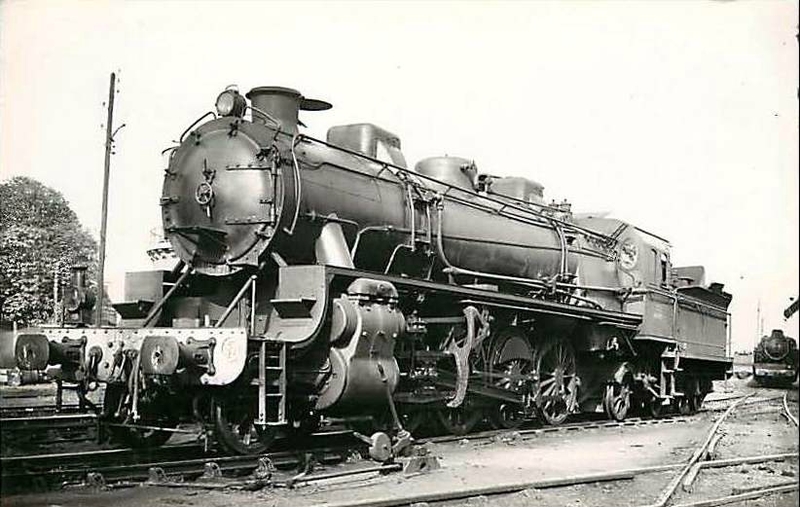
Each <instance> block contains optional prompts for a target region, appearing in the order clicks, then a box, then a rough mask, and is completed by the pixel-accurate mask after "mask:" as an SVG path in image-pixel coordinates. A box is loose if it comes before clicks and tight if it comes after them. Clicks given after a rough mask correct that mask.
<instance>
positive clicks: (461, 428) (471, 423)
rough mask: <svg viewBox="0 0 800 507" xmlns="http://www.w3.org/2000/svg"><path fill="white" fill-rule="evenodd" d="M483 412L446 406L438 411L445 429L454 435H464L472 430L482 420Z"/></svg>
mask: <svg viewBox="0 0 800 507" xmlns="http://www.w3.org/2000/svg"><path fill="white" fill-rule="evenodd" d="M481 415H482V414H481V412H480V411H478V410H470V409H468V408H464V407H459V408H444V409H441V410H437V411H436V417H437V418H438V419H439V422H440V423H441V425H442V427H444V429H445V431H447V432H448V433H450V434H452V435H457V436H462V435H466V434H468V433H469V432H470V431H472V430H473V429H474V428H475V426H476V425H477V424H478V423H479V422H480V420H481Z"/></svg>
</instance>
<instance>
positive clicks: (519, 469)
mask: <svg viewBox="0 0 800 507" xmlns="http://www.w3.org/2000/svg"><path fill="white" fill-rule="evenodd" d="M756 389H758V390H759V393H760V395H765V394H766V395H778V394H782V393H783V392H785V391H784V390H779V389H762V388H758V387H757V386H752V385H749V383H748V381H747V380H737V379H734V380H732V381H730V382H728V383H724V384H722V383H721V384H720V385H719V386H718V391H719V393H718V394H716V397H726V396H730V395H731V394H732V393H739V392H750V391H753V390H756ZM789 395H790V399H791V400H793V401H792V403H791V404H790V407H791V409H792V411H793V413H795V414H797V413H798V406H797V387H796V386H793V387H792V388H791V389H790V390H789ZM712 399H713V397H712ZM779 410H780V409H779V405H778V404H776V402H772V403H771V404H758V405H752V406H743V407H741V408H740V409H738V410H737V412H735V413H734V414H733V415H732V416H731V417H730V418H729V419H728V420H726V422H725V423H724V424H723V426H722V430H723V432H724V433H725V436H724V437H723V438H722V440H720V443H719V444H718V446H717V450H716V455H717V456H716V457H717V458H728V457H736V456H744V455H758V454H766V453H777V452H797V449H798V431H797V428H796V427H795V426H793V425H790V424H789V422H788V421H787V420H786V419H785V418H784V417H783V416H782V415H781V413H780V411H779ZM719 413H720V412H711V411H708V412H703V413H701V414H698V415H697V416H696V417H694V418H693V419H692V420H691V422H684V423H672V424H661V425H652V426H643V427H622V428H604V429H592V430H582V431H568V432H554V433H546V434H540V435H536V436H533V437H532V438H529V439H521V438H505V439H494V441H471V442H464V441H462V442H452V443H442V444H437V445H433V446H431V450H432V452H433V453H434V454H435V455H437V456H439V457H440V462H441V464H442V468H441V469H439V470H436V471H433V472H429V473H426V474H418V475H415V476H402V475H400V474H392V475H388V476H382V477H374V478H364V477H360V478H352V477H351V478H348V479H340V480H337V481H327V482H326V483H313V484H309V485H306V486H303V487H298V488H297V489H295V490H285V489H275V490H262V491H257V492H243V491H227V492H221V491H205V490H196V489H187V488H180V489H168V488H161V487H147V486H142V487H135V488H129V489H121V490H111V491H104V492H92V491H87V490H76V491H63V492H55V493H49V494H47V495H25V496H16V497H9V498H4V499H2V502H0V503H2V505H47V506H65V507H66V506H73V505H87V506H94V505H97V506H101V505H103V506H104V505H115V507H128V506H156V505H172V506H195V505H197V506H200V505H208V506H227V505H236V506H239V505H241V506H245V505H246V506H270V507H288V506H311V505H324V504H331V503H335V502H344V501H353V500H361V499H370V498H379V497H389V498H398V497H407V496H409V495H414V494H419V493H427V492H437V491H446V490H452V489H466V488H471V487H475V486H482V485H495V484H500V483H510V482H518V481H534V480H538V479H548V478H557V477H564V476H568V475H578V474H588V473H597V472H608V471H613V470H620V469H626V468H637V467H642V466H650V465H661V464H671V463H680V462H684V461H686V460H687V459H688V458H689V457H690V456H691V454H692V453H693V451H694V449H695V447H696V446H697V445H698V444H699V443H701V442H702V441H703V440H704V438H705V436H706V434H707V432H708V431H709V429H710V427H711V425H712V424H713V421H714V418H715V417H716V416H718V415H719ZM338 469H340V467H332V468H330V469H329V470H327V471H334V470H338ZM675 473H677V472H675V471H670V472H661V473H653V474H647V475H640V476H637V477H636V478H635V479H633V480H626V481H619V482H608V483H594V484H588V485H582V486H572V487H566V488H558V489H540V490H536V489H527V490H524V491H520V492H518V493H514V494H510V495H499V496H491V497H480V496H479V497H473V498H470V499H467V500H463V501H456V502H448V503H446V504H440V505H447V506H457V505H466V506H476V505H477V506H480V505H496V506H500V507H506V506H508V507H518V506H519V507H521V506H523V505H525V506H528V505H536V506H537V507H538V506H542V507H549V506H580V507H584V506H585V507H588V506H603V507H606V506H638V505H645V504H647V503H650V502H652V501H653V500H655V499H656V497H657V496H658V494H659V493H660V491H661V490H662V489H663V488H664V487H665V486H666V484H667V483H668V482H669V481H670V479H671V478H672V477H673V476H674V474H675ZM797 474H798V467H797V461H796V460H795V461H792V462H788V463H767V464H760V465H743V466H737V467H729V468H725V469H716V470H703V471H701V473H700V476H699V478H698V480H697V481H696V484H695V486H694V491H693V492H692V493H691V494H688V493H684V492H679V493H678V494H677V495H676V496H675V498H674V499H673V503H675V504H677V503H683V502H689V501H696V500H700V499H708V498H716V497H721V496H726V495H729V494H731V493H732V492H733V491H734V489H735V488H748V487H753V486H760V485H769V484H774V483H779V482H785V481H787V480H792V479H794V480H797V477H798V475H797ZM797 503H798V497H797V494H796V493H795V494H793V495H782V496H781V495H776V496H772V497H768V498H764V499H760V500H755V501H750V502H745V503H741V504H739V505H746V506H775V507H777V506H788V505H797ZM418 507H424V505H419V506H418Z"/></svg>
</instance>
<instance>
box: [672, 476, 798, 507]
mask: <svg viewBox="0 0 800 507" xmlns="http://www.w3.org/2000/svg"><path fill="white" fill-rule="evenodd" d="M797 489H798V485H797V482H796V481H791V482H784V483H781V484H780V485H773V486H769V487H766V488H761V489H757V490H755V491H749V492H747V493H739V494H736V495H729V496H724V497H720V498H712V499H710V500H699V501H696V502H689V503H681V504H677V505H674V506H673V507H716V506H717V505H726V504H731V503H737V502H743V501H745V500H752V499H755V498H761V497H764V496H767V495H774V494H778V493H789V492H792V491H797Z"/></svg>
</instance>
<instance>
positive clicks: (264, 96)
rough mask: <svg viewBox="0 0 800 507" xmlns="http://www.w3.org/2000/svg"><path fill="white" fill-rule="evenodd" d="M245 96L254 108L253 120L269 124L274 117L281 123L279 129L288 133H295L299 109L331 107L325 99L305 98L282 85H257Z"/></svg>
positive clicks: (322, 109) (317, 109)
mask: <svg viewBox="0 0 800 507" xmlns="http://www.w3.org/2000/svg"><path fill="white" fill-rule="evenodd" d="M246 96H247V98H248V99H250V102H251V105H252V107H253V109H254V110H253V121H254V122H261V123H264V124H267V125H270V124H272V123H273V121H272V120H273V119H274V120H276V121H278V122H279V123H280V124H281V125H280V126H281V130H283V131H284V132H288V133H290V134H296V133H297V124H298V112H299V111H300V110H301V109H302V110H303V111H324V110H326V109H330V108H331V105H330V104H329V103H327V102H325V101H322V100H316V99H307V98H305V97H303V95H302V94H301V93H300V92H299V91H297V90H294V89H292V88H284V87H282V86H259V87H258V88H253V89H252V90H250V91H249V92H248V93H247V95H246ZM264 113H266V114H267V115H269V117H267V116H265V114H264Z"/></svg>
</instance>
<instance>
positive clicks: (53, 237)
mask: <svg viewBox="0 0 800 507" xmlns="http://www.w3.org/2000/svg"><path fill="white" fill-rule="evenodd" d="M77 263H88V265H89V272H88V276H87V278H88V280H89V281H90V284H91V282H92V281H94V280H95V279H96V276H95V274H96V272H97V243H96V242H95V240H94V239H93V238H92V236H91V235H90V234H89V233H88V231H87V230H86V229H85V228H84V227H83V226H82V225H81V224H80V222H79V221H78V217H77V215H76V214H75V212H74V211H72V209H71V208H70V207H69V203H68V202H67V201H66V199H64V197H63V196H62V195H61V194H60V193H59V192H57V191H56V190H53V189H51V188H49V187H47V186H45V185H43V184H41V183H39V182H38V181H36V180H34V179H31V178H26V177H22V176H17V177H15V178H12V179H10V180H8V181H4V182H0V322H1V321H17V322H20V323H22V324H26V325H35V324H39V323H42V322H45V321H47V320H48V319H50V318H52V316H53V314H54V311H55V307H54V301H53V282H54V279H55V276H56V273H58V279H59V285H60V286H64V285H65V284H66V283H68V281H69V279H70V269H71V267H72V266H73V265H75V264H77ZM89 290H90V292H96V287H95V286H91V285H90V289H89Z"/></svg>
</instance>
